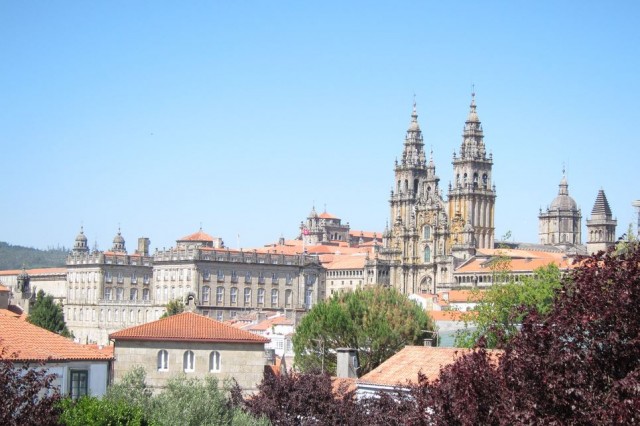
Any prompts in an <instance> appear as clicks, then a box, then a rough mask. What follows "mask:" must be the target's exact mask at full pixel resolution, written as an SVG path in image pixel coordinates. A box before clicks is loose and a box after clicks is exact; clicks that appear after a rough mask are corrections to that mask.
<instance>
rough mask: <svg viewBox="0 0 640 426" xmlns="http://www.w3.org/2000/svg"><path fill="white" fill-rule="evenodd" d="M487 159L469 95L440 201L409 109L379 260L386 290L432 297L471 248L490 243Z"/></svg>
mask: <svg viewBox="0 0 640 426" xmlns="http://www.w3.org/2000/svg"><path fill="white" fill-rule="evenodd" d="M492 166H493V159H492V157H491V156H490V155H489V156H487V154H486V148H485V145H484V134H483V130H482V124H481V123H480V120H479V118H478V114H477V112H476V104H475V94H472V99H471V105H470V112H469V116H468V117H467V120H466V122H465V127H464V134H463V141H462V144H461V147H460V152H459V155H456V154H454V158H453V169H454V174H455V176H456V178H455V184H454V185H453V186H452V185H450V186H449V198H448V200H445V199H444V198H443V195H442V190H441V189H440V185H439V183H440V179H439V178H438V176H437V175H436V169H435V164H434V162H433V156H432V155H431V156H430V159H429V161H428V162H427V160H426V154H425V151H424V141H423V137H422V131H421V129H420V125H419V124H418V114H417V112H416V107H415V104H414V108H413V112H412V114H411V123H410V125H409V129H408V130H407V134H406V137H405V141H404V149H403V153H402V158H401V160H400V161H397V160H396V164H395V183H394V188H395V189H394V190H393V191H391V198H390V200H389V202H390V205H391V221H392V224H391V226H390V227H387V229H386V230H385V233H384V238H383V249H382V250H381V259H382V260H383V261H384V262H388V265H389V278H390V283H391V285H393V286H395V287H396V288H397V289H398V290H400V291H401V292H403V293H406V294H411V293H425V292H431V293H435V292H436V290H437V289H439V288H448V287H450V286H451V285H452V283H453V270H454V268H455V266H456V265H457V264H459V263H461V262H462V261H464V260H466V259H468V258H469V257H471V256H473V254H474V253H475V249H476V248H485V247H492V246H493V242H494V222H493V221H494V204H495V198H496V191H495V186H494V185H493V184H492V182H491V171H492Z"/></svg>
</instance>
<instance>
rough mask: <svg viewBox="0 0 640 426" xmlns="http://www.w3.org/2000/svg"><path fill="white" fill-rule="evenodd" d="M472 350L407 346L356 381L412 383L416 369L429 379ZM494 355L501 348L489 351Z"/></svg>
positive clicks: (363, 382) (382, 384) (373, 383)
mask: <svg viewBox="0 0 640 426" xmlns="http://www.w3.org/2000/svg"><path fill="white" fill-rule="evenodd" d="M470 351H471V349H462V348H444V347H431V346H406V347H405V348H404V349H402V350H401V351H400V352H398V353H397V354H395V355H393V356H392V357H391V358H389V359H388V360H386V361H385V362H383V363H382V364H380V365H379V366H378V367H376V368H374V369H373V370H371V371H370V372H369V373H367V374H365V375H364V376H362V377H361V378H360V379H359V380H358V384H372V385H380V386H396V385H406V384H407V383H411V384H415V383H416V382H417V379H418V372H420V371H422V373H423V374H424V375H426V376H427V378H428V379H429V380H434V379H436V378H438V376H439V375H440V368H441V367H444V366H446V365H449V364H452V363H453V362H455V361H456V360H457V359H458V358H460V357H461V356H462V355H464V354H465V353H468V352H470ZM489 353H490V354H492V355H493V356H495V357H496V358H497V357H498V356H499V355H500V354H501V353H502V351H497V350H493V351H489Z"/></svg>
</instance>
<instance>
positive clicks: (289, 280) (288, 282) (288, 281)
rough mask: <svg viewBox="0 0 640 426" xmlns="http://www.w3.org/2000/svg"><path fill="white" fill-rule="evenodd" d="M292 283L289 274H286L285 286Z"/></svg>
mask: <svg viewBox="0 0 640 426" xmlns="http://www.w3.org/2000/svg"><path fill="white" fill-rule="evenodd" d="M292 282H293V278H292V277H291V274H290V273H287V281H286V284H287V285H291V283H292Z"/></svg>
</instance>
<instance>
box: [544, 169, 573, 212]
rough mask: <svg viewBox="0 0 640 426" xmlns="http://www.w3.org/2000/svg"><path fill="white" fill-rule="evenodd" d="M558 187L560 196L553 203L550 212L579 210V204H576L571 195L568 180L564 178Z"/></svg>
mask: <svg viewBox="0 0 640 426" xmlns="http://www.w3.org/2000/svg"><path fill="white" fill-rule="evenodd" d="M558 186H559V190H558V196H557V197H556V198H554V199H553V201H552V202H551V205H550V206H549V210H577V209H578V204H577V203H576V200H574V199H573V198H571V196H570V195H569V184H568V183H567V178H565V177H564V176H562V180H561V181H560V185H558Z"/></svg>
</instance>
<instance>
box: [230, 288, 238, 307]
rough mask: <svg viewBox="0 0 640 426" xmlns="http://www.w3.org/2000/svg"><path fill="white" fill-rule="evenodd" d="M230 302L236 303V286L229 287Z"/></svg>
mask: <svg viewBox="0 0 640 426" xmlns="http://www.w3.org/2000/svg"><path fill="white" fill-rule="evenodd" d="M230 295H231V303H232V304H236V303H238V288H237V287H231V292H230Z"/></svg>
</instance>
